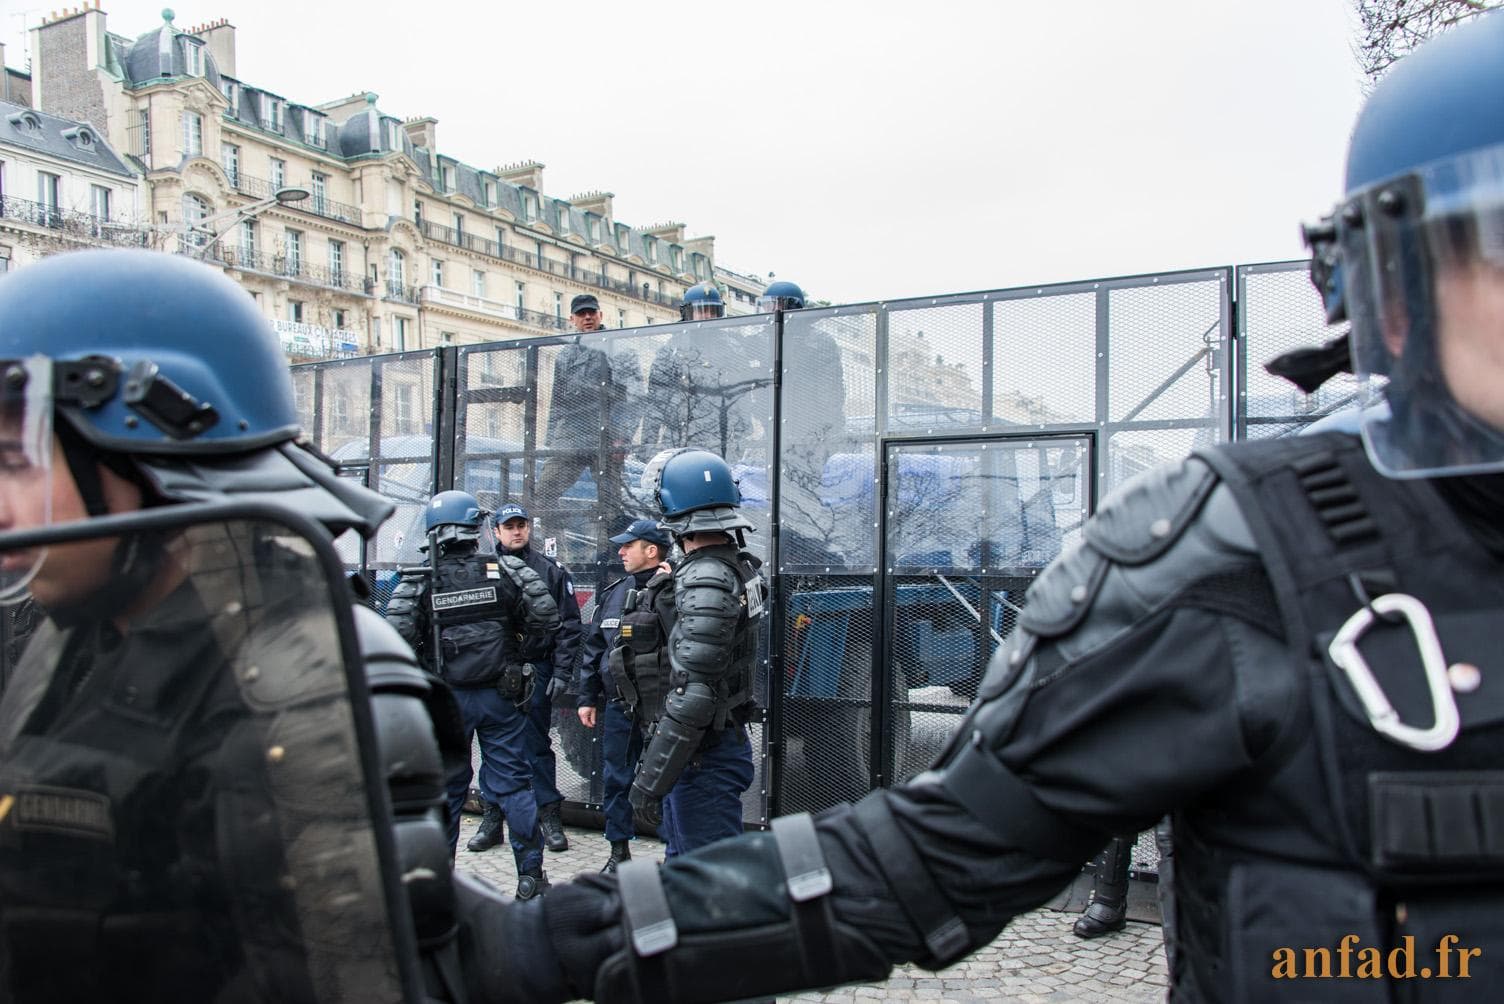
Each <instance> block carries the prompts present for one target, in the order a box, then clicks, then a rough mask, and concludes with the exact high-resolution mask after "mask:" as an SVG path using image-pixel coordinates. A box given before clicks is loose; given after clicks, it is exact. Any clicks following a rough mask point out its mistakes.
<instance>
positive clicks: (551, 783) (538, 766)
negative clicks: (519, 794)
mask: <svg viewBox="0 0 1504 1004" xmlns="http://www.w3.org/2000/svg"><path fill="white" fill-rule="evenodd" d="M495 531H496V542H497V546H498V547H499V548H500V549H501V551H502V553H504V554H507V555H510V556H512V557H514V558H517V559H519V560H521V561H523V562H524V563H526V564H527V566H528V567H529V568H531V569H532V570H533V571H534V572H536V573H537V574H538V576H539V577H540V578H541V579H542V580H543V582H544V585H545V586H546V587H547V589H548V594H549V595H550V596H552V597H553V599H554V604H555V605H556V606H557V607H558V610H559V622H558V624H557V625H556V626H555V627H553V628H548V629H544V630H539V629H536V628H534V629H531V630H529V631H528V632H527V633H526V634H524V635H523V638H522V650H523V652H524V653H525V654H526V656H527V659H528V661H529V662H530V663H532V665H534V666H536V667H537V669H538V686H537V687H536V688H535V689H534V690H533V693H532V697H531V698H530V699H529V702H528V705H527V733H526V736H527V751H528V762H529V763H530V764H531V767H532V774H533V793H534V795H535V796H536V797H537V800H538V819H539V822H540V824H541V825H542V827H543V843H544V845H545V846H546V847H547V848H548V849H549V850H550V851H567V850H568V849H569V838H568V836H566V835H565V833H564V823H563V821H562V820H561V819H560V818H559V806H560V805H561V804H562V803H563V801H564V796H563V795H562V794H561V793H560V792H559V785H558V779H557V774H556V771H557V767H556V765H555V760H554V749H553V743H552V741H551V740H550V738H549V729H550V727H551V726H552V724H553V703H554V701H555V700H562V699H563V698H564V695H565V694H566V693H568V691H569V687H570V684H571V683H572V682H573V681H572V674H573V673H574V660H575V654H576V653H577V652H578V651H579V647H580V635H581V634H582V633H583V631H584V624H583V623H581V621H580V604H579V602H578V601H576V600H575V598H574V579H573V578H572V577H571V576H570V574H569V571H568V569H566V568H565V567H564V566H563V565H561V564H559V562H558V561H557V560H556V559H555V558H554V556H553V555H552V554H545V553H543V552H541V551H539V550H538V549H537V548H535V547H533V546H532V539H533V524H532V522H531V521H530V520H529V519H528V514H527V510H526V509H524V508H523V507H522V506H520V505H518V504H517V503H516V502H508V503H507V504H506V505H504V506H502V507H501V508H500V509H499V510H497V512H496V524H495Z"/></svg>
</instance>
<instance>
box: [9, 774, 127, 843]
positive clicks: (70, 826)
mask: <svg viewBox="0 0 1504 1004" xmlns="http://www.w3.org/2000/svg"><path fill="white" fill-rule="evenodd" d="M8 797H9V796H7V798H8ZM6 815H8V816H9V817H10V819H11V822H12V823H13V825H14V826H15V827H16V829H18V830H42V831H46V832H50V833H66V834H69V835H72V836H81V837H97V838H103V839H106V840H108V839H109V838H110V837H112V836H113V835H114V832H115V824H114V821H113V818H112V816H111V813H110V800H109V799H108V798H106V797H105V796H104V795H102V794H100V793H99V792H95V791H80V790H78V789H75V788H52V787H41V786H38V787H35V788H22V789H21V790H20V791H18V792H16V794H15V798H14V801H13V802H11V803H10V805H9V811H8V812H7V813H6Z"/></svg>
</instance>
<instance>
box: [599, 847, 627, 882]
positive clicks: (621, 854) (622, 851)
mask: <svg viewBox="0 0 1504 1004" xmlns="http://www.w3.org/2000/svg"><path fill="white" fill-rule="evenodd" d="M631 860H632V843H631V841H628V840H613V841H611V856H610V857H609V858H607V859H606V867H604V868H602V869H601V874H603V875H614V874H615V873H616V866H617V865H619V864H621V863H622V862H623V861H631Z"/></svg>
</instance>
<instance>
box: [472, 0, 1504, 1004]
mask: <svg viewBox="0 0 1504 1004" xmlns="http://www.w3.org/2000/svg"><path fill="white" fill-rule="evenodd" d="M1501 53H1504V14H1483V15H1480V16H1478V17H1477V18H1475V19H1474V20H1472V21H1471V22H1468V23H1466V24H1464V25H1462V26H1461V27H1458V28H1456V29H1453V30H1452V31H1451V32H1449V33H1448V34H1446V35H1443V36H1442V37H1440V38H1439V39H1436V40H1433V41H1431V42H1429V43H1428V44H1426V45H1425V46H1422V47H1421V48H1419V49H1417V50H1416V51H1415V52H1414V53H1413V54H1411V55H1410V56H1408V57H1406V58H1405V59H1404V60H1402V61H1400V62H1399V63H1398V64H1397V65H1396V66H1395V67H1394V68H1393V69H1392V70H1391V71H1390V72H1389V74H1388V76H1387V77H1386V78H1385V79H1384V80H1383V81H1382V82H1380V84H1379V85H1378V86H1377V87H1376V89H1375V90H1374V92H1373V94H1372V96H1371V97H1370V98H1369V100H1368V102H1367V105H1366V107H1365V109H1364V111H1363V113H1362V115H1361V116H1360V118H1359V120H1358V123H1357V125H1356V128H1355V129H1354V131H1353V134H1352V138H1351V145H1350V150H1349V157H1348V168H1347V194H1346V196H1345V198H1344V201H1343V203H1342V205H1341V206H1340V207H1339V210H1338V212H1337V213H1336V214H1335V217H1334V219H1333V222H1332V224H1331V226H1330V228H1328V229H1324V230H1321V231H1318V232H1316V233H1314V234H1313V235H1312V236H1313V238H1315V239H1316V241H1317V242H1318V243H1320V242H1322V241H1324V240H1325V241H1330V242H1331V243H1332V245H1333V246H1334V247H1335V248H1336V253H1337V266H1338V267H1339V268H1340V270H1341V274H1342V277H1343V286H1344V293H1345V303H1346V312H1347V314H1348V316H1349V317H1350V319H1351V330H1350V340H1351V343H1350V350H1351V351H1350V356H1349V360H1348V364H1349V365H1351V366H1352V367H1353V369H1354V370H1355V371H1356V372H1357V373H1358V375H1359V376H1360V378H1361V379H1362V381H1363V386H1364V387H1366V388H1367V390H1368V392H1369V393H1370V394H1371V395H1382V396H1383V397H1384V398H1385V399H1386V400H1387V402H1388V405H1389V409H1388V412H1387V414H1381V413H1380V412H1379V411H1377V410H1372V411H1365V413H1364V429H1363V434H1362V438H1361V440H1360V439H1359V438H1357V437H1354V436H1352V435H1349V434H1344V433H1340V432H1338V433H1329V434H1324V435H1318V436H1296V437H1288V438H1280V439H1269V440H1261V441H1256V442H1247V443H1236V444H1231V445H1224V446H1218V447H1212V448H1208V449H1205V450H1201V451H1198V452H1197V453H1196V454H1195V455H1194V456H1192V457H1190V458H1187V459H1186V460H1184V461H1181V462H1179V463H1173V464H1169V465H1167V466H1164V467H1160V468H1157V469H1155V470H1152V471H1150V472H1146V473H1145V474H1144V475H1142V476H1140V477H1139V478H1136V479H1134V481H1132V482H1131V483H1130V484H1128V485H1125V486H1124V487H1123V488H1122V490H1120V491H1118V492H1117V493H1115V495H1114V496H1113V497H1111V498H1110V499H1108V500H1107V501H1106V502H1105V503H1104V504H1103V505H1102V507H1101V508H1100V510H1099V511H1098V512H1097V514H1096V515H1095V516H1094V517H1093V518H1092V520H1091V521H1089V522H1088V523H1087V524H1086V526H1085V527H1084V529H1083V532H1082V535H1081V540H1080V542H1079V543H1078V544H1077V545H1076V546H1073V547H1071V548H1070V549H1069V550H1067V551H1066V552H1065V553H1064V554H1062V555H1061V556H1060V558H1059V559H1058V560H1057V561H1056V562H1054V563H1053V564H1052V565H1051V566H1049V568H1048V569H1046V571H1045V572H1044V573H1043V574H1042V575H1041V576H1040V577H1039V578H1038V580H1037V581H1036V582H1035V584H1034V586H1033V588H1032V589H1031V590H1030V592H1029V595H1028V602H1027V604H1026V605H1025V607H1024V611H1023V613H1022V615H1021V617H1020V622H1019V626H1018V628H1017V630H1015V631H1014V633H1013V634H1012V635H1011V636H1010V637H1009V638H1008V639H1007V640H1006V641H1005V643H1004V644H1003V645H1002V646H1000V647H999V650H998V652H997V653H996V654H995V655H994V658H993V659H992V661H991V663H990V665H989V667H988V671H987V673H986V676H985V677H984V679H983V680H982V683H981V686H980V688H979V691H978V695H977V700H976V702H975V703H974V704H973V705H972V707H971V709H970V710H969V712H968V713H967V715H966V717H965V718H964V719H963V720H962V722H961V724H960V727H959V728H958V729H957V731H956V733H955V735H954V736H953V738H952V740H951V741H950V742H949V743H948V744H947V747H946V748H945V749H944V750H942V752H941V753H940V755H939V756H938V757H937V759H936V761H935V762H934V764H933V766H932V768H931V769H930V770H927V771H925V772H924V773H922V774H920V775H919V776H917V777H915V778H914V779H912V780H911V781H909V782H907V783H905V784H903V785H901V786H898V787H895V788H893V789H891V790H881V791H876V792H873V793H872V794H870V795H868V796H867V797H865V798H863V799H861V800H860V801H859V802H857V803H856V804H854V805H841V806H837V807H835V808H833V809H830V810H828V811H825V812H822V813H820V814H819V816H818V817H815V818H811V817H809V816H793V817H785V818H782V819H778V820H775V821H774V823H773V825H772V828H771V832H768V833H755V834H749V835H747V836H745V837H741V838H738V839H736V840H727V841H723V842H721V843H718V844H716V845H714V846H712V847H708V848H706V849H704V850H702V851H700V852H699V853H696V854H693V855H688V856H686V857H684V858H681V859H677V860H674V861H669V862H666V863H665V864H664V865H663V866H662V868H661V869H657V870H654V869H652V868H650V867H646V866H642V867H640V866H639V863H638V862H636V861H633V862H629V863H628V864H626V865H623V866H622V867H621V868H620V869H618V873H617V875H616V876H588V877H586V878H584V879H582V880H580V881H577V882H575V883H571V884H570V885H569V886H567V887H564V888H561V889H559V890H557V892H556V894H555V895H554V896H551V897H550V901H549V903H548V904H547V908H546V909H544V910H536V909H534V910H519V911H508V910H506V909H505V908H498V907H497V906H496V905H495V904H492V903H486V902H484V901H483V899H482V897H481V896H480V895H479V894H476V893H475V892H474V891H473V890H471V889H469V888H467V890H466V892H465V897H466V899H467V915H468V917H469V918H470V919H469V921H468V925H467V926H468V927H469V929H470V937H471V939H473V942H475V943H484V942H493V941H503V940H504V941H505V942H506V943H507V944H508V946H509V951H511V952H513V953H514V955H517V956H520V957H525V958H529V959H533V960H536V959H538V958H540V957H543V956H544V955H545V954H550V955H551V957H552V958H553V959H554V960H555V961H556V963H557V964H556V965H555V966H554V967H552V968H549V967H545V966H538V965H536V964H534V965H530V966H529V968H528V969H527V971H526V972H525V973H524V972H521V971H519V970H518V969H517V968H515V967H511V966H508V965H506V964H505V962H504V961H503V960H500V959H497V958H496V957H495V956H491V957H486V956H485V955H484V954H483V953H478V952H473V951H472V952H471V953H470V964H469V972H470V974H471V977H472V985H473V986H475V987H476V988H477V990H476V996H477V997H479V998H481V999H488V1000H512V999H528V1000H563V999H566V998H573V997H595V998H598V999H610V1000H660V999H671V1000H675V1001H704V1000H730V999H739V998H744V997H750V996H753V995H758V994H762V995H766V994H770V993H774V992H779V991H784V990H792V989H794V988H796V987H818V986H829V985H832V984H838V983H844V982H849V981H858V980H861V981H866V980H878V979H882V978H883V977H884V976H885V975H886V974H887V973H888V971H889V969H890V967H891V966H892V965H894V964H895V963H898V962H904V961H910V960H912V961H915V962H917V963H919V964H920V965H923V966H925V967H928V968H933V969H938V968H941V967H944V966H947V965H950V964H952V963H954V962H955V961H956V960H958V959H960V958H962V957H964V956H965V955H966V954H967V953H968V952H970V951H972V950H974V949H976V948H977V947H978V946H981V945H985V944H988V943H989V942H991V941H992V940H993V939H994V938H995V937H996V936H997V934H998V932H999V931H1000V930H1001V929H1002V928H1003V927H1004V926H1005V925H1006V924H1007V923H1008V921H1009V920H1010V919H1011V918H1013V917H1014V916H1016V915H1018V914H1019V913H1022V912H1024V911H1026V910H1030V909H1033V908H1035V907H1037V906H1039V905H1040V904H1042V903H1043V902H1045V901H1046V900H1048V899H1049V898H1050V897H1051V896H1053V895H1054V894H1055V893H1056V892H1058V891H1059V890H1060V889H1061V888H1063V887H1064V885H1065V884H1066V883H1067V882H1069V881H1070V880H1071V879H1072V878H1073V877H1074V876H1075V875H1076V874H1077V873H1078V872H1079V871H1080V868H1081V864H1082V862H1083V861H1085V860H1088V859H1089V858H1090V857H1091V856H1092V855H1094V854H1095V853H1096V852H1098V851H1099V850H1100V849H1101V848H1102V847H1103V846H1104V845H1105V844H1106V843H1107V841H1108V840H1109V839H1111V837H1112V835H1113V834H1118V833H1127V832H1139V831H1142V830H1145V829H1147V828H1148V827H1150V826H1151V825H1153V824H1154V822H1155V821H1156V820H1157V819H1159V818H1160V817H1161V816H1163V815H1164V814H1165V813H1166V812H1167V811H1168V812H1171V813H1172V819H1173V824H1174V825H1173V841H1174V849H1175V861H1176V874H1175V899H1176V907H1175V912H1176V914H1177V916H1178V920H1179V922H1180V923H1179V928H1178V939H1179V944H1178V946H1177V951H1176V952H1175V953H1174V958H1175V966H1174V970H1173V972H1172V973H1171V989H1170V997H1171V999H1172V1000H1177V1001H1203V1000H1238V1001H1255V1000H1277V999H1282V998H1284V997H1289V996H1291V995H1293V996H1295V997H1302V996H1305V997H1309V996H1310V995H1312V994H1314V995H1316V996H1318V997H1320V999H1322V1000H1346V1001H1390V1000H1395V999H1400V998H1401V997H1402V996H1403V995H1406V994H1409V995H1413V996H1414V997H1416V998H1419V999H1425V1000H1438V1001H1450V1000H1467V1001H1477V1000H1499V999H1504V910H1500V909H1499V904H1500V902H1501V901H1504V829H1501V828H1500V827H1499V826H1498V825H1497V821H1498V820H1499V819H1501V818H1504V816H1501V815H1500V813H1501V812H1504V770H1501V764H1504V687H1501V686H1500V683H1501V681H1504V661H1501V655H1500V649H1499V645H1498V642H1497V636H1498V625H1499V623H1500V617H1501V613H1504V531H1501V529H1500V527H1501V525H1504V520H1501V516H1504V475H1501V473H1500V472H1501V471H1504V239H1501V235H1504V59H1500V54H1501ZM1306 376H1310V374H1309V373H1307V374H1306ZM1376 378H1382V379H1376ZM681 614H682V610H681ZM1308 951H1309V954H1308ZM1480 953H1481V954H1480ZM1322 957H1324V958H1325V959H1326V960H1327V963H1328V964H1329V965H1330V972H1331V974H1332V978H1330V979H1322V980H1320V983H1319V985H1312V984H1307V983H1305V982H1303V981H1302V977H1304V976H1305V975H1306V974H1307V968H1306V966H1307V960H1308V959H1312V958H1314V959H1315V960H1316V966H1315V970H1316V971H1315V972H1313V973H1312V974H1311V975H1315V976H1321V975H1325V974H1324V973H1322V972H1321V971H1320V961H1319V960H1320V959H1321V958H1322ZM1464 957H1465V958H1466V959H1467V961H1468V963H1469V973H1468V978H1467V979H1460V978H1458V977H1459V976H1460V973H1461V970H1460V966H1461V963H1462V960H1463V959H1464ZM1344 972H1345V973H1346V978H1342V974H1343V973H1344ZM1443 975H1445V978H1442V977H1443ZM1302 988H1305V989H1302Z"/></svg>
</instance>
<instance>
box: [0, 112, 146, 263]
mask: <svg viewBox="0 0 1504 1004" xmlns="http://www.w3.org/2000/svg"><path fill="white" fill-rule="evenodd" d="M142 188H143V185H142V182H141V176H140V174H139V173H138V172H137V171H136V170H135V169H134V168H133V167H132V166H131V165H130V164H129V163H128V162H127V161H126V160H125V158H123V157H121V156H120V155H119V154H117V153H116V152H115V151H114V150H113V149H111V148H110V145H109V143H108V142H107V141H106V140H105V138H104V136H103V135H102V134H101V133H100V132H99V131H97V130H96V129H95V127H94V126H92V125H90V124H89V123H87V122H77V121H74V120H72V119H64V118H59V117H57V116H55V115H48V114H46V113H45V112H39V111H36V110H35V109H32V108H28V107H26V106H25V105H20V104H12V103H10V102H7V101H0V272H8V271H10V270H11V269H12V268H16V267H21V266H24V265H25V264H26V263H27V262H29V261H33V260H35V259H37V258H40V257H43V256H45V255H48V254H54V253H56V252H58V251H71V250H76V249H79V248H86V247H96V246H126V247H143V246H148V245H149V244H150V242H151V239H152V236H153V235H152V233H151V231H150V230H148V229H146V228H145V227H143V226H142V215H141V214H142V211H143V203H142V196H141V191H142Z"/></svg>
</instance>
